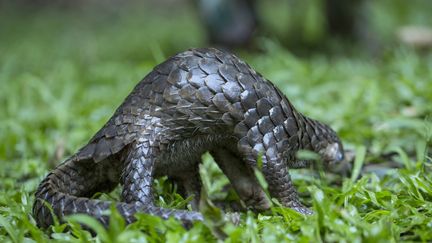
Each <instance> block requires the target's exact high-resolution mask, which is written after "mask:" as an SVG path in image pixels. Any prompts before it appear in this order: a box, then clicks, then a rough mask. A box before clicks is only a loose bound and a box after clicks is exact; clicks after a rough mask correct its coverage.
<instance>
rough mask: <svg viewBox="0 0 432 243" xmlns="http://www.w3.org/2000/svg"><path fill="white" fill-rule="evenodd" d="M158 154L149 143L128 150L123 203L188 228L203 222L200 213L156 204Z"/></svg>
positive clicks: (134, 145)
mask: <svg viewBox="0 0 432 243" xmlns="http://www.w3.org/2000/svg"><path fill="white" fill-rule="evenodd" d="M156 154H157V151H156V146H153V144H152V143H151V142H149V141H147V142H141V143H135V144H132V145H131V147H130V148H129V149H128V153H127V155H126V156H125V161H124V171H123V175H122V180H123V191H122V197H123V201H124V202H125V203H127V204H129V205H137V206H140V207H142V208H143V211H142V212H144V213H148V214H151V215H155V216H159V217H161V218H164V219H167V218H169V217H174V218H176V219H179V220H181V221H182V222H183V223H184V224H185V225H186V226H189V225H190V224H191V223H192V222H193V221H202V220H203V217H202V215H201V214H200V213H198V212H191V211H187V210H173V209H165V208H161V207H158V206H156V205H155V204H154V200H153V192H152V186H153V179H154V170H155V165H154V163H155V161H156ZM134 213H135V212H134Z"/></svg>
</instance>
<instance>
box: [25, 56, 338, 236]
mask: <svg viewBox="0 0 432 243" xmlns="http://www.w3.org/2000/svg"><path fill="white" fill-rule="evenodd" d="M300 149H307V150H312V151H315V152H317V153H318V154H319V155H321V157H322V159H323V161H324V162H326V163H327V162H330V161H338V160H341V159H342V157H343V153H342V144H341V142H340V140H339V139H338V137H337V136H336V134H335V132H334V131H333V130H332V129H331V128H329V127H328V126H326V125H324V124H322V123H320V122H318V121H315V120H312V119H310V118H307V117H305V116H303V115H302V114H300V113H299V112H298V111H296V110H295V108H294V107H293V106H292V104H291V103H290V102H289V101H288V99H287V98H286V97H285V96H284V95H283V94H282V93H281V91H280V90H279V89H278V88H276V87H275V86H274V85H273V84H272V83H271V82H270V81H268V80H266V79H265V78H263V77H262V76H261V75H260V74H258V73H257V72H255V71H254V70H253V69H252V68H251V67H250V66H248V65H247V64H246V63H244V62H243V61H241V60H240V59H238V58H237V57H236V56H234V55H232V54H229V53H226V52H223V51H219V50H216V49H191V50H188V51H186V52H182V53H179V54H177V55H175V56H173V57H171V58H169V59H168V60H166V61H165V62H163V63H162V64H160V65H158V66H156V67H155V68H154V70H153V71H151V72H150V73H149V74H148V75H147V76H146V77H145V78H144V79H143V80H142V81H141V82H139V83H138V84H137V86H136V87H135V88H134V89H133V91H132V92H131V93H130V94H129V96H128V97H127V98H126V99H125V101H124V102H123V103H122V104H121V105H120V107H119V108H118V109H117V110H116V111H115V113H114V115H113V116H112V117H111V118H110V119H109V121H108V122H107V123H106V124H105V125H104V126H103V127H102V129H100V130H99V131H98V132H97V133H96V134H95V135H94V136H93V138H92V139H91V140H90V141H89V142H88V144H87V145H85V146H84V147H82V148H81V149H80V150H79V151H78V152H77V153H76V154H74V155H72V156H71V157H70V158H68V159H67V160H66V161H65V162H63V163H62V164H60V165H59V166H57V167H56V168H55V169H54V170H53V171H52V172H50V173H49V174H48V175H47V177H46V178H45V179H44V180H43V181H42V182H41V184H40V186H39V188H38V189H37V192H36V201H35V203H34V207H33V214H34V216H35V218H36V220H37V223H38V225H39V226H41V227H46V226H49V225H50V224H52V223H53V220H52V217H51V212H50V210H49V209H48V208H47V207H46V204H45V203H48V204H50V205H51V206H52V208H53V211H54V213H55V215H57V216H58V217H59V218H60V219H62V218H63V217H64V216H66V215H70V214H75V213H85V214H88V215H91V216H93V217H95V218H97V219H98V220H100V221H101V222H102V223H103V224H104V225H107V224H108V219H107V217H106V216H104V215H103V214H102V213H103V211H105V210H107V209H109V208H110V206H111V204H113V202H107V201H102V200H98V199H91V197H92V195H93V194H94V193H96V192H108V191H111V190H113V189H114V188H115V187H116V186H117V185H118V184H119V183H121V184H122V186H123V189H122V195H121V196H122V201H121V202H115V203H114V204H115V206H116V208H117V209H118V211H119V212H120V214H121V215H122V216H123V217H124V218H125V220H126V222H128V223H130V222H132V221H134V214H135V213H136V212H143V213H148V214H152V215H156V216H160V217H162V218H168V217H171V216H172V217H175V218H177V219H179V220H181V221H183V222H185V223H188V222H189V223H190V222H192V221H197V220H202V219H203V217H202V215H201V214H200V213H199V212H197V207H198V200H199V193H200V190H201V181H200V177H199V174H198V165H199V163H200V162H201V155H202V154H203V153H204V152H206V151H209V152H210V153H211V154H212V156H213V157H214V159H215V161H216V163H217V164H218V166H219V167H220V168H221V170H222V171H223V172H224V174H225V175H226V176H227V177H228V179H229V180H230V182H231V184H232V186H233V188H234V189H235V191H236V192H237V193H238V195H239V197H240V199H241V200H242V201H244V202H245V204H246V205H247V206H248V207H249V208H251V209H253V210H266V209H268V208H269V207H270V202H269V201H268V199H267V197H266V195H265V193H264V191H263V189H262V188H261V187H260V185H259V183H258V181H257V180H256V178H255V175H254V172H253V169H254V168H256V167H257V159H258V157H259V156H260V157H261V160H262V167H261V168H260V169H261V171H262V173H263V174H264V176H265V179H266V180H267V182H268V186H269V187H268V188H269V192H270V194H271V196H272V197H274V198H276V199H278V200H279V202H280V203H281V204H282V205H284V206H286V207H290V208H293V209H295V210H297V211H299V212H301V213H305V214H308V213H311V211H310V210H309V209H307V208H306V207H304V206H303V205H302V204H301V203H300V201H299V198H298V196H297V192H296V190H295V188H294V187H293V185H292V183H291V179H290V175H289V173H288V170H289V169H291V168H300V167H305V166H307V164H308V162H307V161H298V160H297V159H296V157H295V154H296V152H297V151H298V150H300ZM159 176H168V177H169V178H171V179H173V180H174V181H175V182H176V183H177V184H178V186H179V188H180V192H181V193H182V194H183V195H184V196H185V197H187V196H193V198H194V199H193V200H192V202H191V204H192V208H193V209H194V211H188V210H174V209H166V208H161V207H157V206H156V205H155V204H154V202H153V192H152V183H153V180H154V178H157V177H159Z"/></svg>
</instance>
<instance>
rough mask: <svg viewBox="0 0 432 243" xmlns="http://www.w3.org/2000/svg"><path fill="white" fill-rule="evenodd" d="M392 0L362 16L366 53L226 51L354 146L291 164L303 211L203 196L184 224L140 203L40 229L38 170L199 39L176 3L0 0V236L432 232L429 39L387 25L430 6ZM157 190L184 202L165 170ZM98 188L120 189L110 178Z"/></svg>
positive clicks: (356, 238) (387, 237)
mask: <svg viewBox="0 0 432 243" xmlns="http://www.w3.org/2000/svg"><path fill="white" fill-rule="evenodd" d="M401 2H402V1H388V0H381V1H377V2H376V3H375V6H374V8H373V18H371V19H372V20H373V23H374V25H373V26H374V28H376V30H377V32H378V33H379V34H380V37H382V40H383V43H382V52H381V55H379V56H375V57H374V58H371V57H370V56H368V55H365V54H363V52H364V51H363V50H362V49H359V47H355V46H352V45H350V44H348V43H339V42H336V43H339V44H340V45H341V46H342V47H339V48H336V49H337V51H336V52H335V53H337V54H333V55H328V54H324V53H315V54H312V55H310V56H307V57H298V56H296V55H293V54H292V53H291V52H290V51H289V50H287V49H286V48H285V47H283V46H282V45H281V44H279V42H278V41H276V40H274V39H273V38H260V39H259V40H258V44H259V46H260V47H261V49H262V50H263V51H261V52H245V51H243V52H242V51H239V52H238V55H239V56H240V57H241V58H243V59H244V60H246V61H247V62H249V63H250V64H251V66H253V67H254V68H255V69H256V70H258V71H259V72H261V73H262V74H263V75H264V76H265V77H267V78H268V79H270V80H272V81H273V82H275V83H276V84H277V86H278V87H280V88H281V90H282V91H283V92H284V93H285V94H286V95H287V96H288V97H289V99H290V100H291V101H292V103H293V104H294V105H295V106H296V107H297V108H298V110H300V111H302V112H303V113H305V114H307V115H309V116H311V117H314V118H316V119H319V120H322V121H325V122H327V123H328V124H330V125H331V126H332V127H333V128H334V129H335V130H337V131H338V133H339V135H340V136H341V138H342V140H343V142H344V144H345V147H346V148H347V149H349V150H352V151H355V153H356V158H355V161H354V162H353V171H352V173H351V175H350V176H348V177H341V176H340V175H336V174H330V173H328V174H323V173H312V172H310V171H307V170H299V171H293V172H292V174H293V178H294V180H295V185H296V186H297V188H298V191H299V192H300V194H301V199H302V201H303V202H304V203H305V204H306V205H308V206H310V207H312V209H313V210H314V211H315V214H314V215H312V216H307V217H306V216H302V215H299V214H298V213H296V212H294V211H292V210H290V209H287V208H281V207H278V206H277V204H275V205H274V207H273V208H272V210H271V212H266V213H263V214H253V213H251V212H250V213H245V214H242V215H241V223H240V225H239V226H234V225H233V224H231V223H227V222H222V221H221V220H220V219H218V217H219V216H220V215H219V212H218V211H217V210H216V209H214V208H212V207H209V208H207V210H206V213H205V215H206V218H207V220H206V222H205V223H196V224H195V225H194V227H193V228H192V229H191V230H189V231H186V230H185V229H184V228H183V227H182V226H181V224H180V223H179V222H177V221H175V220H168V221H161V220H160V219H158V218H154V217H151V216H148V215H139V216H138V221H137V222H136V223H134V224H132V225H129V226H125V225H124V222H123V221H122V219H121V218H120V217H119V215H118V214H117V213H116V212H111V217H112V218H111V219H112V221H111V222H112V223H111V225H110V227H109V229H107V230H105V229H101V228H100V226H98V225H97V223H95V222H94V220H91V219H89V218H86V217H83V216H76V217H72V218H71V219H70V222H69V223H68V224H63V225H61V224H57V225H55V226H53V227H51V228H50V229H47V230H41V229H38V228H37V227H36V225H35V221H34V219H33V218H32V216H31V207H32V203H33V200H34V196H33V193H34V190H35V188H36V186H37V185H38V183H39V182H40V181H41V180H42V178H43V177H44V176H45V175H46V173H47V172H48V171H49V170H50V169H52V168H53V167H54V166H55V165H56V164H58V163H60V162H61V161H62V160H63V159H65V158H66V157H67V156H69V155H71V154H73V153H74V152H75V151H76V150H77V149H78V148H79V147H80V146H82V145H83V144H85V143H86V142H87V140H88V139H89V138H90V137H91V136H92V135H93V134H94V133H95V132H96V131H97V130H98V129H99V128H100V127H101V126H102V125H103V124H104V123H105V122H106V120H107V119H108V118H109V117H110V116H111V114H112V113H113V111H114V110H115V108H116V107H117V106H118V105H119V104H120V103H121V101H122V100H123V99H124V97H125V96H126V95H127V94H128V93H129V92H130V90H131V89H132V88H133V87H134V85H135V84H136V83H137V82H138V81H139V80H140V79H141V78H142V77H143V76H144V75H145V74H147V73H148V72H149V71H150V70H151V69H152V68H153V67H154V65H156V64H157V63H159V62H161V61H163V60H164V59H165V58H166V57H168V56H170V55H172V54H174V53H176V52H178V51H182V50H185V49H187V48H190V47H197V46H204V45H205V42H204V39H205V36H204V34H203V30H202V29H201V27H200V26H199V25H198V24H197V20H196V16H195V15H190V14H188V12H187V11H188V9H183V8H177V7H175V6H174V7H171V8H172V9H168V11H167V9H165V11H160V12H158V11H153V10H148V9H128V8H125V9H120V10H117V9H113V8H106V9H104V8H102V9H99V10H100V12H103V14H96V15H95V14H94V9H93V10H92V9H86V8H82V9H81V10H79V11H58V10H38V11H29V10H25V11H24V10H8V9H6V10H5V9H2V10H1V14H0V141H1V142H0V241H1V242H34V241H36V242H45V241H58V242H64V241H75V242H129V241H130V242H146V241H148V242H165V241H167V242H192V241H193V242H196V241H204V240H206V241H216V240H217V239H218V237H220V236H221V235H222V234H225V235H226V236H227V238H226V239H225V240H226V241H227V242H261V241H263V242H281V241H294V242H319V241H325V242H397V241H425V242H426V241H429V242H430V241H432V175H431V173H432V159H431V154H432V151H431V150H432V148H431V147H432V52H430V51H427V50H420V51H416V50H412V49H410V48H408V47H404V46H401V45H399V44H397V43H396V41H394V40H393V39H392V38H393V37H392V34H391V33H392V31H394V30H395V29H396V26H397V25H399V24H419V23H426V24H429V25H430V24H432V22H431V21H432V20H431V19H428V18H427V16H428V13H429V14H430V11H432V7H431V5H430V4H429V3H427V1H413V3H412V4H411V5H410V7H409V8H405V7H404V6H401V5H400V3H401ZM398 4H399V5H398ZM267 10H268V9H267ZM267 10H265V11H263V12H264V14H266V13H267V14H268V15H270V14H271V13H272V12H271V11H267ZM189 11H190V10H189ZM277 14H278V13H275V15H276V16H277ZM173 16H175V23H176V26H173V22H172V18H173ZM428 21H429V22H428ZM268 22H271V21H268ZM155 26H157V27H155ZM275 28H277V26H276V27H275ZM333 45H334V44H333ZM345 48H346V49H349V50H350V51H346V52H345V51H344V50H346V49H345ZM389 162H391V163H393V164H397V165H398V167H400V168H398V169H391V168H389V167H388V166H386V165H387V164H388V163H389ZM204 167H205V168H207V170H203V173H202V176H203V179H204V182H205V185H206V189H207V191H208V194H209V198H210V199H215V200H218V199H223V198H226V197H230V196H231V195H230V194H228V193H227V192H225V191H223V190H222V188H223V187H224V185H226V184H227V179H226V178H225V177H224V176H223V175H222V173H221V172H220V171H219V170H218V168H217V167H216V165H215V164H214V163H212V159H211V158H210V157H209V156H204ZM362 167H363V169H362ZM365 168H369V170H367V169H365ZM368 171H372V172H373V173H368ZM204 172H205V173H204ZM156 191H157V192H158V194H159V198H158V204H159V205H162V206H164V207H171V208H185V201H184V200H183V199H182V198H181V197H180V196H179V195H177V194H175V193H174V192H173V188H172V187H171V186H170V185H169V184H168V183H167V182H166V180H165V179H161V180H159V181H157V183H156ZM102 197H103V198H106V199H107V200H111V199H118V197H119V196H118V191H117V192H113V193H111V194H110V195H103V196H102ZM78 223H83V224H86V225H88V226H89V227H90V228H93V229H94V230H95V231H96V232H98V235H97V236H92V235H91V234H90V233H89V232H87V231H85V230H83V229H81V227H80V225H79V224H78ZM67 225H69V226H70V230H69V231H65V227H66V226H67ZM221 232H222V233H221Z"/></svg>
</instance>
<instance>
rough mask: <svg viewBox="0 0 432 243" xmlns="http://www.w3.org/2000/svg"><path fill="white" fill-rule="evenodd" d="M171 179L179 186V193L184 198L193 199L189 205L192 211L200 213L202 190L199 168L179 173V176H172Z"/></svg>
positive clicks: (197, 162)
mask: <svg viewBox="0 0 432 243" xmlns="http://www.w3.org/2000/svg"><path fill="white" fill-rule="evenodd" d="M194 164H197V165H198V164H199V161H196V163H194ZM169 178H170V180H172V181H173V182H174V183H175V184H176V185H177V188H178V193H179V194H180V195H181V196H182V197H183V198H185V199H186V198H189V197H191V198H192V199H191V201H190V202H189V204H190V205H191V207H192V210H194V211H198V210H199V201H200V196H201V188H202V183H201V177H200V175H199V172H198V167H193V168H191V170H190V171H187V172H183V173H179V175H176V176H170V177H169Z"/></svg>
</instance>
